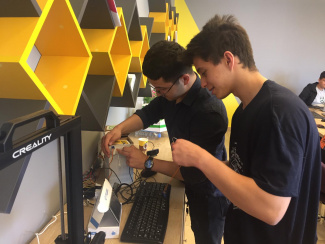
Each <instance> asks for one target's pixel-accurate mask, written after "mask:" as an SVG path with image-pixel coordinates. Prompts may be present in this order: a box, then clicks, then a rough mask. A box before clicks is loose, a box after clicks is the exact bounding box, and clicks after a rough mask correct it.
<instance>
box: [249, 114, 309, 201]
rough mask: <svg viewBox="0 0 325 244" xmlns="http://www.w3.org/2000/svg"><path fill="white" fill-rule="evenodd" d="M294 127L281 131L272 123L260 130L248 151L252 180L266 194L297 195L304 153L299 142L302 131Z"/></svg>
mask: <svg viewBox="0 0 325 244" xmlns="http://www.w3.org/2000/svg"><path fill="white" fill-rule="evenodd" d="M287 121H290V120H287ZM287 124H288V123H287ZM304 126H306V125H304ZM295 127H296V126H295V123H292V124H289V125H286V126H285V127H282V125H281V124H279V123H273V124H272V126H271V127H268V128H260V130H259V131H260V132H261V133H259V135H257V136H259V139H258V140H257V141H258V143H257V144H256V145H254V146H253V147H251V150H252V151H251V152H250V154H251V155H252V159H251V162H252V166H251V172H250V173H251V174H252V178H253V179H254V181H255V182H256V184H257V185H258V186H259V187H260V188H262V189H263V190H265V191H266V192H268V193H270V194H273V195H277V196H292V197H294V196H297V195H298V193H299V184H297V182H300V181H301V174H302V168H303V163H304V153H303V146H302V145H301V139H299V138H302V137H301V136H300V135H299V133H300V131H301V130H302V129H301V128H302V127H301V128H300V129H299V127H296V128H295ZM252 136H253V135H252Z"/></svg>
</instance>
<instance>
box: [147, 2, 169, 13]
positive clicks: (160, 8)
mask: <svg viewBox="0 0 325 244" xmlns="http://www.w3.org/2000/svg"><path fill="white" fill-rule="evenodd" d="M166 2H167V1H166V0H148V6H149V12H166ZM169 6H170V5H169Z"/></svg>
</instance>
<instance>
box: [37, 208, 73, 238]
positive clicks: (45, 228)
mask: <svg viewBox="0 0 325 244" xmlns="http://www.w3.org/2000/svg"><path fill="white" fill-rule="evenodd" d="M64 213H65V214H66V213H67V212H64ZM59 215H60V213H58V214H57V215H54V216H52V218H54V220H53V221H52V222H50V223H48V225H47V226H45V227H44V229H43V230H42V231H41V232H40V233H35V235H36V237H37V243H38V244H40V241H39V237H38V236H40V235H42V234H43V233H44V232H45V231H46V230H47V228H49V227H50V226H51V225H52V224H53V223H55V221H57V219H58V216H59Z"/></svg>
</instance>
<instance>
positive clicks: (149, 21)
mask: <svg viewBox="0 0 325 244" xmlns="http://www.w3.org/2000/svg"><path fill="white" fill-rule="evenodd" d="M139 20H140V25H145V26H146V27H147V35H148V40H150V36H151V32H152V26H153V21H154V18H151V17H140V18H139Z"/></svg>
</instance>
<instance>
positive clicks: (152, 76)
mask: <svg viewBox="0 0 325 244" xmlns="http://www.w3.org/2000/svg"><path fill="white" fill-rule="evenodd" d="M183 52H184V48H183V47H182V46H180V45H179V44H177V43H175V42H168V41H160V42H158V43H156V44H154V45H153V46H152V47H151V48H150V49H149V50H148V52H147V53H146V55H145V58H144V61H143V74H144V75H146V76H147V77H148V82H149V83H150V85H151V86H152V88H153V89H154V90H155V91H156V93H157V97H156V98H155V99H153V100H152V101H151V102H150V103H149V104H148V105H147V106H145V107H144V108H142V109H141V110H137V111H136V112H135V114H133V115H132V116H131V117H129V118H128V119H126V120H125V121H123V122H122V123H120V124H118V125H117V126H115V127H114V129H113V130H112V131H111V132H109V133H107V134H106V136H104V137H103V139H102V150H103V152H104V153H105V154H106V156H108V157H109V155H110V145H112V144H113V143H114V142H115V141H116V140H118V139H119V138H121V135H122V134H128V133H131V132H134V131H138V130H140V129H144V128H147V127H149V126H150V125H152V124H154V123H157V122H158V121H159V120H161V119H165V123H166V127H167V131H168V136H169V139H170V142H172V141H173V138H174V139H175V138H183V139H186V140H189V141H192V142H193V143H195V144H198V145H200V146H201V147H202V148H204V149H205V150H207V152H209V153H210V154H211V156H212V157H216V158H218V159H220V160H226V158H227V153H226V149H225V146H224V139H225V136H224V135H225V133H226V131H227V128H228V118H227V113H226V109H225V106H224V104H223V102H222V101H221V100H219V99H217V98H216V97H215V96H213V95H212V94H211V93H210V92H209V91H208V90H207V89H205V88H201V83H200V78H199V76H198V75H197V74H196V73H195V72H194V71H193V69H192V65H191V64H189V65H185V64H184V63H183V62H182V60H181V59H182V55H183ZM119 153H121V154H123V155H124V156H126V159H127V160H126V162H127V164H128V165H129V166H130V167H133V168H137V169H144V170H153V171H156V172H160V173H163V174H165V175H168V176H173V175H174V174H176V176H175V178H177V179H179V180H181V181H184V183H185V192H186V195H187V199H188V204H189V212H190V217H191V225H192V226H191V227H192V230H193V232H194V236H195V242H196V243H197V244H209V243H221V239H222V236H223V230H224V222H225V214H226V212H227V209H228V206H229V201H228V200H227V199H226V198H225V197H224V196H223V195H222V194H221V193H220V191H219V190H218V189H217V188H216V187H215V186H214V185H213V184H212V183H211V182H210V181H209V180H208V179H207V178H206V176H205V175H204V174H203V173H202V172H201V171H200V170H198V169H197V168H195V167H181V168H180V170H179V166H178V165H177V164H175V163H174V162H167V161H164V160H159V159H156V158H154V159H152V162H153V164H152V163H150V164H151V166H150V167H151V169H148V168H145V165H144V163H145V161H146V160H149V159H147V156H146V155H145V154H143V153H142V152H141V151H140V150H138V149H137V148H135V147H134V146H131V147H124V148H123V150H119ZM178 170H179V171H178ZM176 172H177V173H176Z"/></svg>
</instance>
